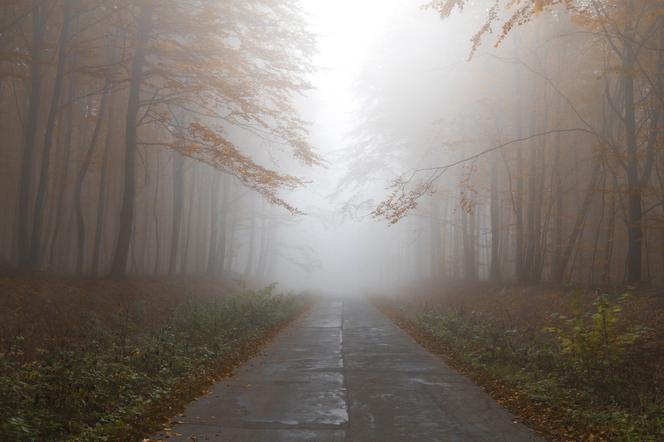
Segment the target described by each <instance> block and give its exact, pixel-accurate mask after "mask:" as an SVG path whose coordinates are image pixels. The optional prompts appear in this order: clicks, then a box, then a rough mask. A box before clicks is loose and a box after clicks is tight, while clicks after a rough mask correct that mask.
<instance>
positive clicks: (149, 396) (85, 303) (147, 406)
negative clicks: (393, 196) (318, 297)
mask: <svg viewBox="0 0 664 442" xmlns="http://www.w3.org/2000/svg"><path fill="white" fill-rule="evenodd" d="M306 302H307V301H306V299H305V298H302V297H293V296H282V295H277V294H274V293H273V290H272V288H267V289H263V290H258V291H256V290H254V291H250V290H247V289H243V288H242V287H240V286H239V284H237V283H234V282H231V283H223V284H222V283H219V282H212V281H210V282H206V281H199V280H190V279H182V280H166V281H164V280H124V281H114V280H92V279H91V280H82V279H69V278H58V277H50V276H35V277H32V278H27V277H12V276H2V277H0V439H1V440H46V439H48V440H69V439H72V438H74V439H76V438H78V439H81V440H107V439H108V440H135V439H137V438H139V436H142V435H145V434H148V433H150V432H151V431H153V430H155V429H157V428H159V427H160V425H161V423H162V422H163V421H164V420H165V419H167V418H169V417H170V416H172V415H173V414H175V413H176V412H177V411H178V410H179V409H180V408H181V407H183V406H184V405H185V404H186V403H187V402H189V401H190V400H192V399H194V398H195V397H197V396H198V395H200V394H201V393H202V392H203V391H204V390H205V389H206V388H208V387H209V386H210V385H211V384H212V383H214V382H215V381H216V380H218V379H220V378H223V377H225V376H227V375H229V374H230V373H231V371H232V369H233V368H234V367H236V366H237V365H239V364H241V363H242V362H243V361H245V360H247V359H248V358H250V357H251V356H252V355H254V354H256V352H257V351H258V350H259V349H260V348H261V347H262V346H263V345H264V344H265V343H266V342H268V341H269V340H270V339H271V338H272V337H273V336H274V335H275V334H276V332H277V331H278V330H280V329H281V328H282V327H283V326H285V324H287V323H288V322H289V321H290V320H292V319H293V318H294V317H295V316H297V314H298V312H301V311H303V309H304V308H305V305H306Z"/></svg>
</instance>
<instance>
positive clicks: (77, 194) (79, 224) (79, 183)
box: [74, 79, 111, 275]
mask: <svg viewBox="0 0 664 442" xmlns="http://www.w3.org/2000/svg"><path fill="white" fill-rule="evenodd" d="M109 85H110V81H109V80H108V79H107V80H106V81H105V84H104V89H103V91H102V95H101V100H100V102H99V113H98V115H97V121H96V122H95V127H94V130H93V132H92V138H91V139H90V145H89V146H88V150H87V152H86V153H85V157H83V162H82V163H81V168H80V169H79V171H78V174H77V175H76V182H75V184H74V213H75V215H76V216H75V219H76V273H77V274H79V275H80V274H82V273H83V258H84V256H85V220H84V219H83V202H82V201H81V199H82V198H81V195H82V193H83V181H84V180H85V176H86V175H87V173H88V169H89V168H90V164H91V163H92V157H93V156H94V153H95V146H96V145H97V139H98V138H99V133H100V131H101V126H102V123H103V120H104V117H105V115H106V101H107V97H108V88H109ZM108 124H109V126H110V125H111V122H110V121H109V123H108ZM109 130H110V129H109Z"/></svg>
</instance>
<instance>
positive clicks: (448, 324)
mask: <svg viewBox="0 0 664 442" xmlns="http://www.w3.org/2000/svg"><path fill="white" fill-rule="evenodd" d="M579 296H580V293H578V292H577V293H575V294H573V296H572V297H571V303H572V305H571V307H572V309H571V310H572V315H571V316H569V317H567V316H563V315H559V314H555V315H553V319H554V321H555V322H556V325H555V326H554V327H548V328H546V329H544V330H541V331H537V330H534V331H530V332H525V331H520V330H516V329H511V328H509V327H506V326H505V325H504V324H503V323H501V322H500V321H496V320H494V319H493V318H491V317H489V316H486V315H484V316H479V315H477V314H471V315H461V314H458V313H456V312H453V311H444V312H436V313H426V314H422V315H419V316H417V317H416V319H415V324H416V325H417V326H418V328H420V329H422V330H424V331H427V332H428V333H429V334H431V335H433V336H435V337H436V338H437V339H439V340H440V341H441V342H442V343H444V344H445V345H446V346H448V347H449V348H451V349H452V351H453V352H454V354H455V355H456V356H457V357H459V358H460V359H461V360H462V361H463V362H464V363H465V364H466V365H467V366H469V367H471V368H472V369H474V370H476V371H477V372H478V373H482V374H483V375H484V374H488V375H489V376H490V377H492V378H494V379H500V380H501V381H502V382H504V383H506V384H507V385H510V386H511V387H512V388H514V389H517V390H519V391H521V392H523V393H525V394H526V396H528V397H529V398H530V399H531V400H533V401H535V402H538V403H545V404H547V406H553V407H556V408H557V409H559V410H561V411H562V412H563V413H564V414H565V415H566V419H567V421H568V422H571V423H574V425H576V426H577V427H578V428H602V429H604V430H605V431H606V432H608V433H607V434H610V435H611V437H612V439H615V440H634V441H641V440H660V439H662V438H664V432H662V431H663V430H662V428H664V403H662V398H661V397H658V396H657V394H656V393H653V391H657V390H658V389H657V388H655V383H656V382H657V379H656V378H655V374H654V373H655V371H656V369H655V368H653V367H652V364H650V365H649V364H648V363H647V361H648V359H647V354H646V353H645V352H646V350H645V347H644V341H645V339H643V338H645V337H646V336H647V333H648V329H647V328H645V327H643V326H640V325H638V324H637V325H633V324H632V325H630V324H626V323H625V322H626V321H624V320H623V317H622V314H623V304H624V303H625V301H626V300H627V299H628V298H629V296H628V295H623V296H622V297H620V298H619V299H618V300H617V301H616V302H612V301H611V300H610V298H609V297H608V296H606V295H601V296H599V297H598V298H597V299H596V301H595V302H594V303H593V309H592V310H591V311H589V312H586V311H583V309H581V307H580V304H579Z"/></svg>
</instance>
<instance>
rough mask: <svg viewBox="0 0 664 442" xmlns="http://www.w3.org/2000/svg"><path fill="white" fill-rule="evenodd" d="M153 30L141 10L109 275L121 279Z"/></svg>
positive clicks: (130, 225) (147, 10) (149, 17)
mask: <svg viewBox="0 0 664 442" xmlns="http://www.w3.org/2000/svg"><path fill="white" fill-rule="evenodd" d="M151 27H152V10H151V8H150V6H148V5H143V6H142V7H141V10H140V13H139V18H138V23H137V29H136V41H135V44H134V46H135V48H136V52H135V53H134V58H133V61H132V67H131V78H130V81H129V97H128V100H127V120H126V126H125V159H124V180H123V181H124V188H123V191H122V205H121V208H120V218H119V228H120V231H119V233H118V239H117V243H116V246H115V252H114V255H113V261H112V264H111V274H112V275H113V276H116V277H117V276H122V275H124V274H125V271H126V268H127V259H128V257H129V245H130V243H131V233H132V229H133V224H134V194H135V192H136V189H135V187H136V177H135V173H136V171H135V164H136V152H137V149H138V134H137V132H138V112H139V109H140V94H141V82H142V80H143V65H144V64H145V50H146V45H147V42H148V40H149V38H150V32H151Z"/></svg>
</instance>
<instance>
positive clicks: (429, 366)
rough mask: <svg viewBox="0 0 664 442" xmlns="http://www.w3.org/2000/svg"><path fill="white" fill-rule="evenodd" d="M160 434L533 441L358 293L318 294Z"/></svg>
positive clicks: (209, 437)
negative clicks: (321, 297) (353, 296)
mask: <svg viewBox="0 0 664 442" xmlns="http://www.w3.org/2000/svg"><path fill="white" fill-rule="evenodd" d="M177 419H178V421H180V422H181V423H179V424H177V425H175V426H173V427H172V429H171V431H170V433H171V434H170V437H169V438H168V439H165V434H164V433H160V434H157V435H154V436H153V437H152V439H153V440H155V439H157V440H159V439H165V440H168V441H208V440H210V441H252V442H253V441H270V442H273V441H317V442H323V441H419V442H423V441H509V442H518V441H537V440H540V439H538V438H537V437H536V436H535V435H534V434H533V433H532V432H531V431H530V430H528V429H527V428H526V427H524V426H522V425H520V424H516V423H513V418H512V417H511V415H510V414H509V412H507V411H506V410H505V409H503V408H502V407H501V406H500V405H498V404H497V403H496V402H494V401H493V400H492V399H491V398H490V397H489V396H487V395H486V394H485V393H484V392H483V391H482V390H481V389H480V388H479V387H477V386H476V385H474V384H473V383H472V382H470V381H469V380H467V379H466V378H465V377H463V376H462V375H460V374H458V373H457V372H455V371H454V370H452V369H450V368H449V367H448V366H447V365H445V363H444V362H443V361H441V360H440V359H439V358H438V357H436V356H434V355H432V354H431V353H429V352H427V351H426V350H424V349H423V348H422V347H420V346H419V345H418V344H417V343H416V342H415V341H414V340H413V339H412V338H411V337H410V336H408V335H407V334H406V333H404V332H403V331H402V330H401V329H399V328H398V327H397V326H395V325H394V324H393V323H392V322H391V321H390V320H389V319H387V318H386V317H385V316H384V315H383V314H382V313H380V312H379V311H378V310H377V309H375V308H374V307H373V306H372V305H371V304H369V303H368V302H366V301H363V300H325V301H321V302H319V303H317V304H316V305H315V306H314V308H313V309H312V311H311V312H309V313H308V314H307V315H305V316H303V317H302V318H300V319H299V320H297V321H295V322H294V323H293V324H292V325H291V326H289V327H288V328H287V329H285V330H284V331H283V332H282V333H281V334H279V335H278V336H277V337H276V338H275V340H274V341H273V342H272V343H271V344H270V345H269V346H268V347H267V348H266V349H265V350H264V351H263V352H262V353H261V354H260V355H259V356H257V357H256V358H254V359H253V360H251V361H250V362H249V363H247V364H246V365H245V366H243V367H240V368H239V369H237V370H236V372H235V374H234V376H233V377H232V378H229V379H227V380H224V381H222V382H220V383H219V384H217V385H215V386H214V387H213V388H212V390H211V391H210V392H209V393H208V394H207V395H206V396H203V397H201V398H199V399H198V400H196V401H194V402H192V403H191V404H190V405H189V406H188V407H187V409H186V411H185V413H184V415H183V416H181V417H178V418H177Z"/></svg>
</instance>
